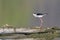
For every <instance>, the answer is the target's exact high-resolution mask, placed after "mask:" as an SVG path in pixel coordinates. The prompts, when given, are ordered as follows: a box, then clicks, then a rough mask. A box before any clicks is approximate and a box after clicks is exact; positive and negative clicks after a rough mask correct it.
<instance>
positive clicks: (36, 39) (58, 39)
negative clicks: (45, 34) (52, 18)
mask: <svg viewBox="0 0 60 40" xmlns="http://www.w3.org/2000/svg"><path fill="white" fill-rule="evenodd" d="M0 40H60V38H54V39H53V38H47V39H45V38H23V39H0Z"/></svg>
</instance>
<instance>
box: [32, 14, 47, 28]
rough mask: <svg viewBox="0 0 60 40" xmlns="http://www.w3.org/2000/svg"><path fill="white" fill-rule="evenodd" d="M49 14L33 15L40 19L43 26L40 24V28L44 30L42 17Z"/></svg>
mask: <svg viewBox="0 0 60 40" xmlns="http://www.w3.org/2000/svg"><path fill="white" fill-rule="evenodd" d="M46 14H47V13H33V16H34V17H37V18H40V21H41V24H40V28H42V26H43V19H42V17H44V16H45V15H46Z"/></svg>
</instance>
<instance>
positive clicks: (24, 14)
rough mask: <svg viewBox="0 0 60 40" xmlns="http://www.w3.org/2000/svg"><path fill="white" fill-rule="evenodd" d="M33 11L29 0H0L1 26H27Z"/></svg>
mask: <svg viewBox="0 0 60 40" xmlns="http://www.w3.org/2000/svg"><path fill="white" fill-rule="evenodd" d="M31 9H32V8H31V4H30V2H29V0H0V26H1V25H4V24H10V25H14V26H21V27H24V26H27V25H28V23H29V22H28V21H29V18H30V13H31Z"/></svg>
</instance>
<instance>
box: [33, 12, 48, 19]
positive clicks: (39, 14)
mask: <svg viewBox="0 0 60 40" xmlns="http://www.w3.org/2000/svg"><path fill="white" fill-rule="evenodd" d="M46 14H47V13H44V14H43V13H33V16H34V17H38V18H41V17H43V16H45V15H46Z"/></svg>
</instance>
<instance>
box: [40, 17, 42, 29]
mask: <svg viewBox="0 0 60 40" xmlns="http://www.w3.org/2000/svg"><path fill="white" fill-rule="evenodd" d="M40 22H41V23H40V29H42V26H43V19H42V17H41V18H40Z"/></svg>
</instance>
